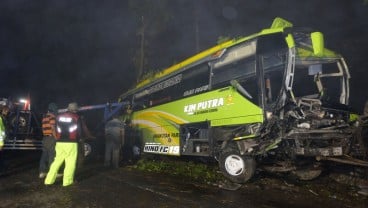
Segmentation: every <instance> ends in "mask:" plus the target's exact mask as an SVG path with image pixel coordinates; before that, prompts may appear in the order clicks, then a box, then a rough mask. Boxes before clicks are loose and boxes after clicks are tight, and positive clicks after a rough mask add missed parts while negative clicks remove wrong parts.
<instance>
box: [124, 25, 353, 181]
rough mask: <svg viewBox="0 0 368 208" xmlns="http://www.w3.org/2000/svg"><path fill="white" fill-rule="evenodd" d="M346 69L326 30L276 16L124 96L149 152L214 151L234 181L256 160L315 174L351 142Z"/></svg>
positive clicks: (243, 178) (195, 153) (188, 153)
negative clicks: (326, 42)
mask: <svg viewBox="0 0 368 208" xmlns="http://www.w3.org/2000/svg"><path fill="white" fill-rule="evenodd" d="M349 78H350V75H349V71H348V68H347V64H346V63H345V61H344V59H343V57H342V56H341V55H339V54H337V53H335V52H333V51H331V50H328V49H326V48H325V47H324V38H323V34H322V33H321V32H318V31H315V30H311V29H305V28H295V27H293V25H292V23H290V22H288V21H286V20H284V19H282V18H275V20H274V21H273V23H272V26H271V27H270V28H267V29H264V30H262V31H260V32H258V33H256V34H253V35H250V36H247V37H241V38H236V39H232V40H229V41H226V42H223V43H221V44H218V45H216V46H214V47H212V48H210V49H208V50H205V51H203V52H201V53H198V54H196V55H194V56H192V57H190V58H188V59H186V60H184V61H182V62H180V63H178V64H175V65H173V66H171V67H169V68H167V69H165V70H163V71H161V72H159V73H157V74H155V75H153V76H152V77H151V78H149V79H146V80H144V81H142V82H141V83H139V84H138V85H137V86H136V87H134V88H133V89H131V90H129V91H128V92H126V93H124V94H122V95H121V96H120V98H119V99H120V100H121V101H128V102H130V103H131V107H132V109H131V110H132V114H131V126H132V128H133V129H135V131H136V132H137V137H138V138H139V139H138V140H139V143H140V145H141V152H142V153H144V154H146V153H152V154H161V155H172V156H200V157H212V158H215V159H216V160H217V161H218V163H219V167H220V169H221V171H222V172H223V174H224V175H225V176H226V177H227V178H229V179H230V180H231V181H233V182H236V183H244V182H246V181H247V180H249V179H250V178H251V177H252V176H253V174H254V172H255V168H256V167H257V165H258V164H263V165H265V166H266V167H269V169H272V170H279V171H294V172H296V173H298V174H297V175H298V176H299V177H300V178H302V179H312V178H315V177H317V176H318V175H319V174H320V173H321V167H320V165H319V162H318V160H323V159H326V158H336V157H341V156H343V155H344V154H346V152H347V151H349V150H348V148H349V147H350V146H351V141H352V127H351V125H350V121H351V120H352V117H351V114H350V113H349V110H348V107H347V105H348V100H349ZM267 165H268V166H267ZM298 171H301V172H298Z"/></svg>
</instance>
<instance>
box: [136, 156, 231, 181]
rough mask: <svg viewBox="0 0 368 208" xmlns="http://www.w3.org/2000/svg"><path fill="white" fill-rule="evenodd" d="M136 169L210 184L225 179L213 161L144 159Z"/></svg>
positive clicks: (137, 164)
mask: <svg viewBox="0 0 368 208" xmlns="http://www.w3.org/2000/svg"><path fill="white" fill-rule="evenodd" d="M135 168H136V169H138V170H141V171H148V172H155V173H164V174H169V175H175V176H179V177H185V178H186V179H189V180H192V181H196V182H198V181H200V182H202V183H203V182H205V183H209V184H213V183H217V182H218V181H220V180H223V179H224V177H223V175H222V174H221V173H220V171H219V168H218V166H217V164H216V163H214V162H213V161H195V160H190V159H188V158H186V159H178V158H175V159H172V158H167V157H159V158H142V159H140V160H139V161H138V162H137V163H136V165H135Z"/></svg>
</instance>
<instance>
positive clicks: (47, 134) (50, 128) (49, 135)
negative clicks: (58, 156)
mask: <svg viewBox="0 0 368 208" xmlns="http://www.w3.org/2000/svg"><path fill="white" fill-rule="evenodd" d="M57 111H58V109H57V106H56V104H55V103H50V104H49V106H48V110H47V113H46V115H45V116H44V117H43V119H42V133H43V139H42V155H41V159H40V166H39V172H40V174H39V178H44V177H46V174H47V172H48V171H49V168H50V166H51V163H52V162H53V161H54V158H55V143H56V141H55V139H56V126H55V125H56V114H57Z"/></svg>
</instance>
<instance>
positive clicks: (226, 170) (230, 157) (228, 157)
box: [219, 148, 256, 183]
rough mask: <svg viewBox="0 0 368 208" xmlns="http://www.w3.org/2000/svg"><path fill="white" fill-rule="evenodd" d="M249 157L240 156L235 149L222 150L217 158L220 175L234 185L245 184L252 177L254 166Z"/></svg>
mask: <svg viewBox="0 0 368 208" xmlns="http://www.w3.org/2000/svg"><path fill="white" fill-rule="evenodd" d="M255 164H256V163H255V160H254V159H253V158H251V157H246V156H242V155H240V154H239V152H238V151H236V150H235V149H231V148H227V149H225V150H223V151H222V152H221V154H220V157H219V166H220V170H221V172H222V174H223V175H224V176H225V177H226V178H228V179H229V180H230V181H232V182H234V183H245V182H247V181H248V180H249V179H250V178H252V176H253V175H254V172H255V169H256V165H255Z"/></svg>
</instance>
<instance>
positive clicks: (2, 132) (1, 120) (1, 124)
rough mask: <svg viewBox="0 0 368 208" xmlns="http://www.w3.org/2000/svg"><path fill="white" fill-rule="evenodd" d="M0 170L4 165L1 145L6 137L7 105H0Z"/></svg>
mask: <svg viewBox="0 0 368 208" xmlns="http://www.w3.org/2000/svg"><path fill="white" fill-rule="evenodd" d="M0 113H1V115H0V172H2V171H3V170H4V169H5V167H4V158H3V152H2V150H3V147H4V143H5V139H6V133H7V132H6V117H7V115H8V113H9V107H8V106H6V105H5V106H4V105H0Z"/></svg>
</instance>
